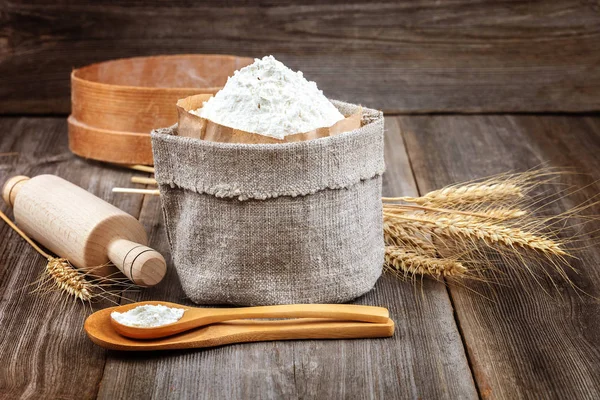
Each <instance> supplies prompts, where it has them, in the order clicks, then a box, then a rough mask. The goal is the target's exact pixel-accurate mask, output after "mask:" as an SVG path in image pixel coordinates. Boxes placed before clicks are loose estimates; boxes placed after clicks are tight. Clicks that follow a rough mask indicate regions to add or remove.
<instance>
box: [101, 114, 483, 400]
mask: <svg viewBox="0 0 600 400" xmlns="http://www.w3.org/2000/svg"><path fill="white" fill-rule="evenodd" d="M387 122H388V121H386V123H387ZM386 141H387V142H386V159H387V166H388V170H387V173H386V174H385V175H384V191H385V193H386V194H388V195H389V194H399V193H403V194H406V195H414V194H415V193H416V189H415V186H414V181H413V179H412V174H411V172H410V166H409V165H408V160H407V158H406V153H405V150H404V146H403V142H402V138H401V137H400V134H399V130H398V125H397V123H396V122H395V121H394V120H393V119H392V120H390V121H389V123H387V136H386ZM123 196H136V195H123ZM140 197H141V196H140ZM141 221H142V223H143V224H144V225H145V226H146V228H147V230H148V231H149V232H150V245H151V246H153V247H154V248H156V249H157V250H158V251H160V252H162V253H163V254H168V243H167V242H166V235H165V232H164V226H163V223H162V218H160V201H159V199H158V198H157V197H155V196H146V197H145V198H144V206H143V208H142V212H141ZM167 262H168V264H169V265H170V266H171V265H172V263H171V262H170V261H167ZM131 297H132V298H134V299H135V300H138V301H142V300H151V299H152V300H156V299H162V300H167V301H173V302H177V303H183V304H186V303H185V296H184V294H183V291H182V289H181V286H180V284H179V282H178V280H177V275H176V272H175V270H174V269H173V268H171V269H170V270H169V272H168V275H167V277H166V278H165V281H163V283H161V285H158V286H157V287H154V288H150V289H147V290H145V291H144V292H143V293H139V294H132V295H131ZM356 303H357V304H365V305H375V306H377V305H380V306H384V307H387V308H388V309H389V312H390V316H391V318H392V319H393V320H394V321H395V322H396V332H395V334H394V337H392V338H389V339H370V340H360V339H359V340H336V341H322V340H321V341H314V340H309V341H297V342H294V341H291V342H271V343H249V344H239V345H230V346H225V347H221V348H214V349H207V350H197V351H175V352H170V353H169V354H168V355H167V354H152V353H149V354H135V355H132V354H121V353H113V352H109V353H108V361H107V363H106V369H105V372H104V376H103V379H102V382H101V385H100V391H99V398H102V399H115V398H125V397H130V396H131V395H132V394H135V397H137V398H155V399H162V398H169V397H170V398H186V397H187V398H205V399H216V398H219V399H242V398H292V399H295V398H301V399H321V398H344V399H366V398H388V399H391V398H448V399H455V398H466V399H469V398H471V399H474V398H477V393H476V390H475V386H474V383H473V379H472V376H471V372H470V370H469V366H468V363H467V360H466V355H465V352H464V349H463V345H462V342H461V338H460V335H459V333H458V331H457V327H456V324H455V321H454V317H453V311H452V307H451V304H450V300H449V297H448V294H447V292H446V289H445V287H444V286H443V285H441V284H438V283H435V282H431V281H424V282H423V283H422V285H418V286H417V288H415V287H413V285H412V284H411V283H409V282H399V281H398V280H397V279H396V278H394V277H392V276H389V275H387V276H384V277H382V278H381V279H380V281H379V282H378V283H377V285H376V287H375V289H374V290H373V291H371V292H370V293H368V294H366V295H365V296H363V297H361V298H360V299H359V300H358V301H356ZM187 304H190V305H192V304H191V303H187ZM133 376H135V377H136V379H131V377H133Z"/></svg>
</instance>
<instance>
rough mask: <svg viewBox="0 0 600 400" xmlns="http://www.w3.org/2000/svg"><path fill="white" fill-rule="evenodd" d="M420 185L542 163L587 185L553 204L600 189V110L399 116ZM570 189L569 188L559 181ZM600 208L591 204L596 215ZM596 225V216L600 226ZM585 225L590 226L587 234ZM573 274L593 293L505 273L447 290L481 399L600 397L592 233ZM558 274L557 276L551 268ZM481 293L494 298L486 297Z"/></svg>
mask: <svg viewBox="0 0 600 400" xmlns="http://www.w3.org/2000/svg"><path fill="white" fill-rule="evenodd" d="M399 122H400V124H401V127H402V130H403V132H404V136H405V138H406V142H407V148H408V152H409V155H410V159H411V162H412V166H413V169H414V172H415V176H416V178H417V182H418V185H419V189H420V191H421V192H422V193H425V192H427V191H430V190H433V189H437V188H439V187H442V186H444V185H447V184H450V183H455V182H460V181H465V180H470V179H473V178H477V177H484V176H489V175H492V174H496V173H502V172H506V171H509V170H513V171H524V170H527V169H529V168H533V167H536V166H539V165H540V164H543V163H545V165H548V166H553V167H554V166H557V167H572V168H574V169H575V170H576V171H577V172H578V173H580V174H573V175H566V176H564V177H563V178H562V181H563V182H565V183H567V184H568V185H574V186H576V187H579V188H584V189H583V190H581V191H580V192H578V193H576V194H575V195H573V196H571V197H569V198H565V199H563V200H561V201H559V202H557V203H556V204H554V205H553V206H552V207H553V212H556V213H558V212H560V211H564V210H566V209H567V208H570V207H573V206H575V205H577V204H580V203H582V202H584V201H586V200H588V199H590V198H592V197H593V196H597V194H598V192H599V191H600V184H599V183H598V182H599V179H600V158H598V154H599V152H600V117H568V116H544V117H541V116H509V115H507V116H472V117H465V116H436V117H402V118H400V119H399ZM563 189H564V187H563ZM599 211H600V210H599V209H598V207H595V209H591V210H589V213H590V214H596V215H597V214H598V212H599ZM598 228H600V226H598V224H596V226H595V228H594V227H590V229H598ZM585 232H587V231H584V233H585ZM584 239H585V240H583V242H581V243H580V245H581V247H587V249H586V250H582V251H581V253H580V254H579V256H580V260H574V261H573V266H574V267H576V268H577V269H578V270H579V274H575V273H571V272H569V276H570V278H571V279H572V280H573V281H574V282H575V283H576V284H577V285H578V286H579V287H580V288H582V289H583V290H585V291H586V292H587V293H588V294H589V295H580V294H579V293H575V292H574V291H573V290H572V289H571V288H570V287H569V285H568V284H567V283H566V282H564V280H561V279H560V278H558V279H557V282H558V292H557V291H556V290H553V288H552V287H551V285H550V284H549V282H543V284H544V289H546V290H548V291H549V292H550V293H551V296H549V295H546V294H544V293H543V291H542V288H541V287H539V286H537V285H536V284H535V283H533V282H528V281H525V282H524V283H520V282H518V281H517V279H515V278H513V277H511V276H508V277H507V279H508V281H507V282H503V283H505V284H506V285H507V286H500V285H491V286H487V285H485V284H480V285H475V284H473V285H471V288H472V289H474V290H475V291H476V292H477V293H479V294H480V295H478V294H476V293H473V292H471V291H468V290H465V289H462V288H459V287H452V289H451V295H452V299H453V304H454V306H455V308H456V314H457V316H458V321H459V323H460V328H461V332H462V335H463V337H464V340H465V344H466V346H467V349H468V355H469V358H470V361H471V364H472V366H473V370H474V373H475V377H476V381H477V385H478V388H479V391H480V394H481V395H482V397H483V398H492V399H517V398H519V399H520V398H527V399H536V398H547V399H551V398H556V399H565V398H577V399H583V398H588V399H594V398H598V397H599V396H600V331H599V329H598V327H599V326H600V303H599V302H598V300H596V299H594V298H592V296H593V297H595V298H598V297H599V296H600V286H599V285H598V282H600V268H599V265H600V251H599V250H598V234H597V232H596V233H591V232H587V233H586V236H584ZM555 278H556V276H555ZM485 297H487V298H489V300H487V299H486V298H485Z"/></svg>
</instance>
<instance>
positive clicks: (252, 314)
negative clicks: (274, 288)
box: [110, 301, 389, 339]
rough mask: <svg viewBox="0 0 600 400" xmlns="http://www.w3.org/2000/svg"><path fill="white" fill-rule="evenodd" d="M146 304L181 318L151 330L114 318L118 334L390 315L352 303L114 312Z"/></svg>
mask: <svg viewBox="0 0 600 400" xmlns="http://www.w3.org/2000/svg"><path fill="white" fill-rule="evenodd" d="M146 304H152V305H159V304H160V305H163V306H167V307H172V308H183V309H185V312H184V313H183V317H181V319H180V320H179V321H177V322H174V323H172V324H167V325H161V326H156V327H152V328H140V327H134V326H127V325H123V324H120V323H119V322H117V321H116V320H114V319H113V318H111V319H110V322H111V324H112V326H113V328H114V330H115V331H117V332H118V333H119V334H121V335H123V336H126V337H130V338H134V339H156V338H161V337H166V336H171V335H175V334H177V333H181V332H185V331H188V330H190V329H194V328H199V327H201V326H205V325H210V324H214V323H217V322H223V321H231V320H235V319H260V318H329V319H334V320H338V321H360V322H373V323H386V322H387V321H388V319H389V312H388V310H387V309H385V308H383V307H372V306H359V305H354V304H289V305H279V306H262V307H240V308H197V307H188V306H182V305H181V304H175V303H169V302H166V301H143V302H139V303H131V304H127V305H124V306H119V307H116V308H115V309H113V312H114V311H117V312H120V313H123V312H126V311H129V310H131V309H133V308H136V307H139V306H143V305H146Z"/></svg>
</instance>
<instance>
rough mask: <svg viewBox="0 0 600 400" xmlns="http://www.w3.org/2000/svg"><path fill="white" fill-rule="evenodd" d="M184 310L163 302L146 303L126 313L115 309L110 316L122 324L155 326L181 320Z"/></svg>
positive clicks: (142, 326)
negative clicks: (155, 303)
mask: <svg viewBox="0 0 600 400" xmlns="http://www.w3.org/2000/svg"><path fill="white" fill-rule="evenodd" d="M184 311H185V310H184V309H183V308H171V307H167V306H163V305H161V304H158V305H152V304H145V305H143V306H138V307H136V308H132V309H131V310H129V311H126V312H124V313H120V312H116V311H113V312H112V313H111V314H110V316H111V317H112V319H114V320H115V321H117V322H118V323H120V324H121V325H127V326H134V327H136V328H153V327H156V326H162V325H167V324H172V323H173V322H177V321H179V320H180V319H181V317H183V313H184Z"/></svg>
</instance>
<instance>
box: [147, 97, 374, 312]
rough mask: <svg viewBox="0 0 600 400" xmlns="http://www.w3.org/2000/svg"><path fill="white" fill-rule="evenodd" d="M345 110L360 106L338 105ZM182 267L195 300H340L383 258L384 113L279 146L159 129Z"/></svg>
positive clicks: (157, 154) (167, 214)
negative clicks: (353, 125)
mask: <svg viewBox="0 0 600 400" xmlns="http://www.w3.org/2000/svg"><path fill="white" fill-rule="evenodd" d="M334 104H335V105H336V106H337V107H338V108H339V110H340V111H341V112H342V113H343V114H344V115H349V114H351V113H352V112H353V111H355V110H356V108H357V107H358V106H355V105H352V104H347V103H342V102H334ZM152 148H153V153H154V166H155V170H156V179H157V181H158V184H159V188H160V193H161V202H162V207H163V214H164V218H165V223H166V228H167V234H168V238H169V243H170V245H171V251H172V256H173V260H174V263H175V267H176V269H177V272H178V275H179V279H180V280H181V285H182V287H183V289H184V291H185V293H186V294H187V296H188V297H189V298H190V299H191V300H192V301H194V302H196V303H200V304H223V303H230V304H239V305H261V304H286V303H340V302H345V301H348V300H351V299H353V298H355V297H358V296H360V295H362V294H363V293H365V292H367V291H369V290H370V289H371V288H373V285H374V284H375V281H376V280H377V278H379V276H380V275H381V269H382V264H383V255H384V247H383V233H382V205H381V175H382V173H383V171H384V169H385V164H384V159H383V114H382V113H381V112H379V111H376V110H371V109H364V114H363V126H362V127H361V128H360V129H357V130H354V131H350V132H346V133H342V134H339V135H336V136H331V137H326V138H321V139H315V140H309V141H304V142H295V143H284V144H234V143H217V142H209V141H204V140H199V139H195V138H188V137H180V136H177V126H173V127H171V128H166V129H159V130H155V131H153V132H152Z"/></svg>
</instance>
